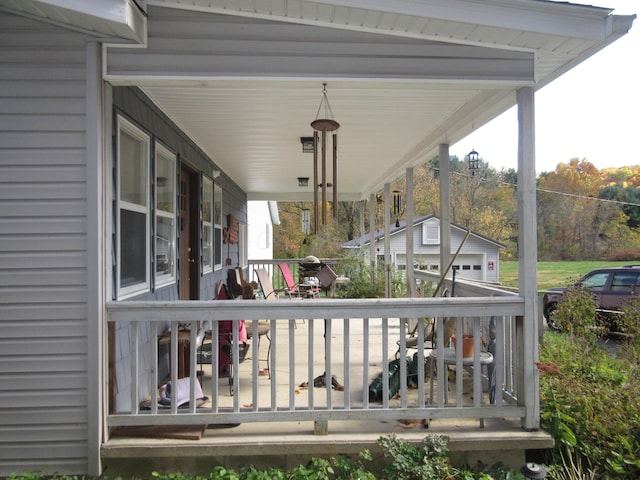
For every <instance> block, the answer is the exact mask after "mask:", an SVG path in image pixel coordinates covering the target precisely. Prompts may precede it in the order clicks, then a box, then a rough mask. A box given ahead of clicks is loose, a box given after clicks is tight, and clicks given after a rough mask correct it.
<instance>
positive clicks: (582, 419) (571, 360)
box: [540, 331, 640, 479]
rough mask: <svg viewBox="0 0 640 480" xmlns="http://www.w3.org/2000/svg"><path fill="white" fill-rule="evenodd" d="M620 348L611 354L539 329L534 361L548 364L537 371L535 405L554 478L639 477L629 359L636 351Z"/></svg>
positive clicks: (638, 394)
mask: <svg viewBox="0 0 640 480" xmlns="http://www.w3.org/2000/svg"><path fill="white" fill-rule="evenodd" d="M620 348H621V349H622V352H621V355H617V356H613V355H610V354H609V353H608V352H607V351H606V350H605V349H604V348H602V347H600V346H597V345H595V346H594V344H593V341H592V339H591V338H590V337H589V336H588V337H587V338H583V337H580V336H578V335H570V336H569V335H564V334H560V333H557V332H552V331H547V332H545V338H544V342H543V345H542V346H541V349H540V360H541V362H542V364H546V365H548V364H553V367H554V368H545V369H541V377H540V405H541V419H542V427H543V428H544V429H545V430H547V431H548V432H549V433H550V434H551V435H553V437H554V438H555V441H556V446H555V448H554V449H553V450H552V451H551V452H550V453H549V458H547V459H546V462H545V463H547V464H555V465H556V466H555V467H554V469H553V470H554V472H555V474H554V476H555V478H590V477H588V476H586V475H585V473H589V475H595V474H596V473H597V474H598V475H600V476H601V477H600V476H599V477H597V478H610V479H615V478H619V479H632V478H634V479H635V478H640V407H639V406H638V398H640V378H639V374H638V367H639V365H638V363H637V362H636V361H632V360H629V359H630V358H631V359H633V358H636V359H637V353H635V354H634V353H630V352H626V353H625V349H629V350H633V349H634V348H636V347H635V346H634V345H633V343H629V344H623V345H621V346H620ZM545 372H551V373H545ZM558 470H560V471H564V473H565V474H566V473H567V472H573V473H574V476H566V475H565V476H563V475H562V474H558V473H557V472H558ZM576 472H582V474H580V476H578V474H576ZM593 478H595V477H593Z"/></svg>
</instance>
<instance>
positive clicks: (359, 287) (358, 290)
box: [336, 254, 407, 298]
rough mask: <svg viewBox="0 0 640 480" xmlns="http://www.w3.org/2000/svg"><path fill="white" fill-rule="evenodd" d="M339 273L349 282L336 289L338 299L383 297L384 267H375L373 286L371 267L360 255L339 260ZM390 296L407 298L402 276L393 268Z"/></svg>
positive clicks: (351, 255) (346, 256)
mask: <svg viewBox="0 0 640 480" xmlns="http://www.w3.org/2000/svg"><path fill="white" fill-rule="evenodd" d="M340 272H341V273H342V274H343V275H344V276H345V277H348V278H349V282H348V283H346V284H345V285H344V287H342V288H340V289H338V291H337V292H336V296H338V297H340V298H383V297H384V296H385V292H384V285H385V281H384V276H385V269H384V266H382V265H379V266H377V267H376V272H375V284H372V283H371V265H368V264H367V263H366V262H365V261H364V259H363V257H362V256H361V255H355V254H346V255H344V256H343V257H342V258H341V259H340ZM391 296H392V297H406V296H407V295H406V282H405V279H404V275H402V272H400V271H398V270H396V269H395V268H394V269H393V270H392V271H391Z"/></svg>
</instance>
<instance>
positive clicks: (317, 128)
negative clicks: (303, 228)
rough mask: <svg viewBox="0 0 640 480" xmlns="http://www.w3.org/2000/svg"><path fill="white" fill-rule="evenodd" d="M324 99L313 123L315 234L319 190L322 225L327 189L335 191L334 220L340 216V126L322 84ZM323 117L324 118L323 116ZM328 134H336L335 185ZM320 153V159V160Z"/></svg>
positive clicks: (334, 145) (334, 154)
mask: <svg viewBox="0 0 640 480" xmlns="http://www.w3.org/2000/svg"><path fill="white" fill-rule="evenodd" d="M322 86H323V89H322V99H321V100H320V106H319V107H318V112H317V113H316V119H315V120H314V121H313V122H311V128H313V224H314V231H315V233H317V232H318V223H319V218H320V215H319V211H318V203H319V201H318V195H319V193H320V192H319V191H318V189H319V188H320V189H321V197H322V198H321V200H322V202H321V203H322V225H326V224H327V189H328V188H329V187H331V189H332V191H333V218H336V217H337V215H338V134H337V133H335V132H337V130H338V129H339V128H340V124H339V123H338V122H336V121H335V120H334V119H333V112H332V111H331V106H330V105H329V99H328V98H327V84H326V83H323V84H322ZM321 115H322V116H321ZM327 132H334V133H333V135H332V137H333V142H332V152H333V153H332V155H333V169H332V173H333V183H328V182H327V149H328V148H329V147H328V138H327ZM318 153H320V155H321V156H320V159H319V158H318ZM319 160H320V161H321V162H322V163H321V165H320V168H321V177H322V180H321V183H318V161H319Z"/></svg>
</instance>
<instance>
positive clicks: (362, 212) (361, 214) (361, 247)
mask: <svg viewBox="0 0 640 480" xmlns="http://www.w3.org/2000/svg"><path fill="white" fill-rule="evenodd" d="M358 206H359V207H360V253H362V254H364V234H365V231H364V216H365V211H364V206H365V205H364V200H360V201H359V202H358ZM363 258H364V255H363Z"/></svg>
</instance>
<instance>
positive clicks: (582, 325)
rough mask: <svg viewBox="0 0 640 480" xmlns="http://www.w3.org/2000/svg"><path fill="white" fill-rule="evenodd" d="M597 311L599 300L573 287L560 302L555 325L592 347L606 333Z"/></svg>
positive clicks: (554, 313)
mask: <svg viewBox="0 0 640 480" xmlns="http://www.w3.org/2000/svg"><path fill="white" fill-rule="evenodd" d="M597 310H598V300H597V299H596V298H595V297H594V296H593V295H592V294H591V293H590V292H589V290H587V289H585V288H581V287H580V286H571V287H569V288H567V290H566V291H565V293H564V295H563V296H562V298H561V299H560V301H558V306H557V307H556V309H555V311H554V312H553V323H554V325H555V327H556V328H557V329H558V330H560V331H563V332H566V333H568V334H569V335H571V336H572V337H573V338H580V339H583V340H586V341H587V343H588V344H589V345H592V344H593V343H594V342H595V341H596V340H597V339H598V337H600V336H602V335H603V334H604V333H605V332H606V328H605V327H604V324H603V322H602V320H601V319H600V318H599V317H598V316H597V315H596V312H597Z"/></svg>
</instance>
